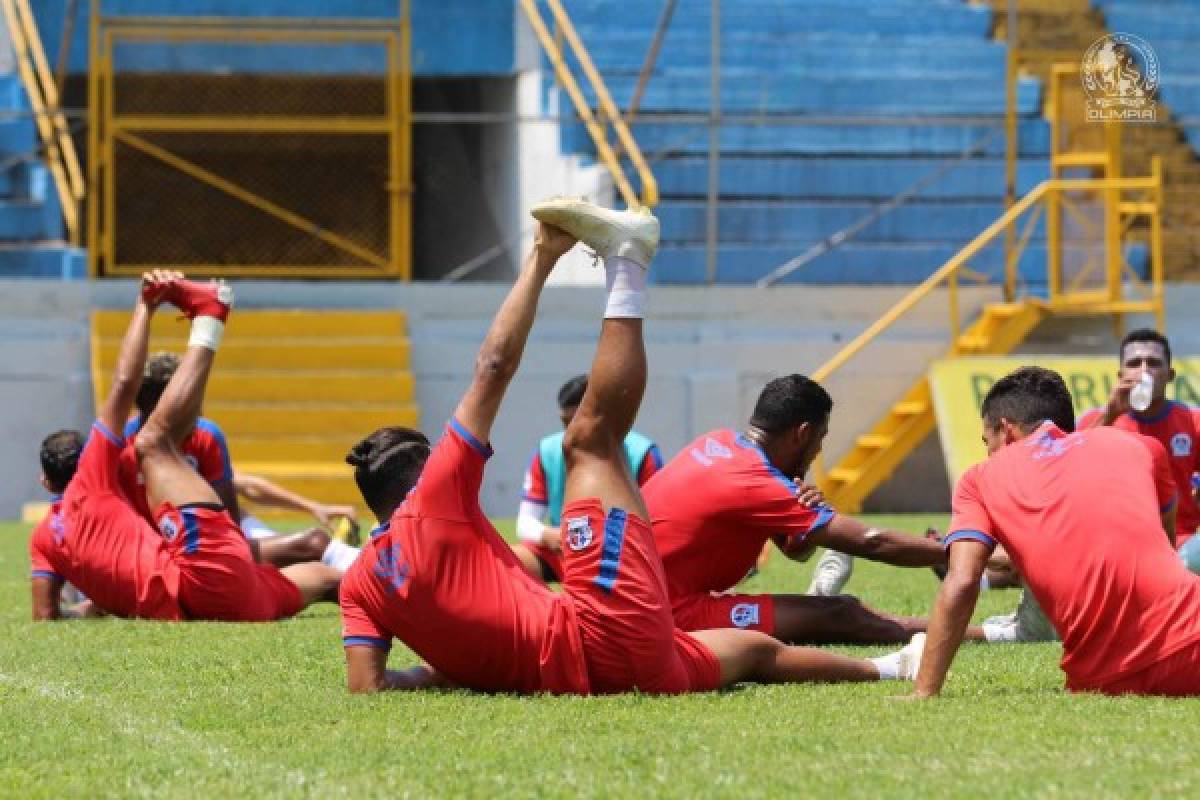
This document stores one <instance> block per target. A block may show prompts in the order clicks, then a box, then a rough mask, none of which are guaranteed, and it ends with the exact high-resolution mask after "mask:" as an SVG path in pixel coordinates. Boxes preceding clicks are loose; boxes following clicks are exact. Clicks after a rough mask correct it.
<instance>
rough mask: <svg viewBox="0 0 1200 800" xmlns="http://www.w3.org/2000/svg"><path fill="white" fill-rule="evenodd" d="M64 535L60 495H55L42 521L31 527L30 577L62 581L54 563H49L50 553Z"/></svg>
mask: <svg viewBox="0 0 1200 800" xmlns="http://www.w3.org/2000/svg"><path fill="white" fill-rule="evenodd" d="M65 535H66V528H65V527H64V526H63V518H62V495H56V496H55V497H54V498H52V500H51V502H50V508H49V509H47V511H46V516H44V517H42V521H41V522H39V523H38V524H37V527H36V528H34V529H33V535H32V536H30V538H29V564H30V577H33V578H49V579H51V580H55V581H62V580H63V576H62V575H60V574H59V573H58V572H57V571H55V569H54V564H53V563H51V561H50V558H51V554H52V553H53V552H54V550H55V548H57V547H58V545H59V544H61V543H62V540H63V536H65Z"/></svg>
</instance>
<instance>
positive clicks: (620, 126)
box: [521, 0, 658, 208]
mask: <svg viewBox="0 0 1200 800" xmlns="http://www.w3.org/2000/svg"><path fill="white" fill-rule="evenodd" d="M545 3H546V5H547V7H548V8H549V9H550V14H551V15H552V16H553V18H554V24H555V30H556V33H558V34H559V35H560V36H561V38H562V40H563V41H564V42H565V43H566V44H567V45H568V46H569V47H570V48H571V52H572V53H573V54H574V55H575V59H576V60H577V61H578V62H579V66H580V69H582V70H583V74H584V76H585V77H586V78H587V80H588V82H589V83H590V84H591V87H592V91H593V92H595V94H596V103H597V105H598V106H599V115H597V114H596V112H594V111H592V109H591V107H590V106H589V105H588V103H587V99H586V98H585V97H584V95H583V90H582V89H581V88H580V85H579V82H578V81H577V80H576V79H575V76H574V75H573V74H572V73H571V69H570V66H569V65H568V64H567V59H566V56H565V55H564V53H563V50H562V47H561V46H560V44H559V41H558V38H557V37H556V36H555V35H554V34H552V33H551V32H550V29H549V28H548V27H547V25H546V22H545V20H544V19H543V18H542V14H541V12H540V11H539V10H538V6H537V0H521V7H522V8H523V9H524V10H525V15H526V16H527V17H528V18H529V23H530V25H531V26H532V27H533V32H534V34H535V35H536V36H537V38H538V41H539V42H541V45H542V49H544V50H545V51H546V55H547V57H548V58H549V59H550V63H551V64H552V65H553V67H554V74H555V75H557V76H558V80H559V82H560V83H561V84H562V86H563V89H564V90H565V91H566V93H567V95H568V96H569V97H570V98H571V102H572V103H573V104H574V106H575V111H576V112H577V113H578V114H579V117H580V119H582V120H583V124H584V126H585V127H586V128H587V131H588V134H589V135H590V136H591V137H592V141H593V142H594V143H595V145H596V154H597V155H598V156H599V158H600V161H601V162H602V163H603V164H604V166H605V167H607V168H608V171H609V173H611V174H612V178H613V183H614V184H615V185H616V188H617V191H618V192H619V193H620V194H621V199H623V200H624V201H625V204H626V205H627V206H629V207H630V208H636V207H638V206H645V207H647V208H653V207H654V206H656V205H658V181H657V180H656V179H655V177H654V173H653V172H651V171H650V166H649V165H648V164H647V163H646V159H645V157H644V156H643V155H642V151H641V148H640V147H638V144H637V142H636V141H634V138H633V134H632V133H631V132H630V130H629V126H628V125H627V124H626V122H625V118H624V116H623V115H622V114H621V112H620V109H618V108H617V104H616V103H614V102H613V99H612V95H611V94H610V93H609V91H608V87H607V86H605V84H604V79H603V78H602V77H601V76H600V72H599V71H598V70H597V69H596V65H595V64H594V63H593V62H592V57H591V55H589V54H588V51H587V48H585V47H584V46H583V41H582V40H581V39H580V38H579V34H578V32H576V30H575V26H574V25H573V24H572V23H571V18H570V17H569V16H568V15H567V12H566V9H564V8H563V5H562V3H561V2H560V0H545ZM608 124H611V125H612V126H613V130H614V131H615V133H616V136H617V141H618V142H619V143H620V146H621V148H622V149H623V150H624V152H625V155H626V156H627V157H628V158H629V161H630V163H631V164H632V165H633V169H634V171H635V172H636V173H637V176H638V179H639V180H640V181H641V184H642V194H641V197H640V198H639V197H638V194H637V192H635V191H634V189H633V183H632V182H631V181H630V180H629V178H628V176H627V175H626V174H625V169H624V168H623V167H622V166H621V160H620V158H619V157H618V156H617V153H616V152H615V151H614V150H613V148H612V146H611V145H610V144H609V143H608V129H607V125H608Z"/></svg>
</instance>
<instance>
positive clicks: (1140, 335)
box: [1117, 328, 1171, 366]
mask: <svg viewBox="0 0 1200 800" xmlns="http://www.w3.org/2000/svg"><path fill="white" fill-rule="evenodd" d="M1134 342H1154V343H1155V344H1161V345H1162V349H1163V353H1164V354H1165V355H1166V357H1167V365H1168V366H1169V365H1170V364H1171V343H1170V342H1168V341H1167V337H1165V336H1163V335H1162V334H1161V333H1159V332H1158V331H1156V330H1154V329H1153V328H1138V329H1137V330H1136V331H1130V332H1129V333H1127V334H1125V338H1124V339H1122V340H1121V349H1120V350H1118V351H1117V358H1119V359H1121V363H1122V364H1124V363H1125V346H1126V345H1128V344H1133V343H1134Z"/></svg>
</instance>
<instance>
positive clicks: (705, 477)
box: [643, 375, 982, 644]
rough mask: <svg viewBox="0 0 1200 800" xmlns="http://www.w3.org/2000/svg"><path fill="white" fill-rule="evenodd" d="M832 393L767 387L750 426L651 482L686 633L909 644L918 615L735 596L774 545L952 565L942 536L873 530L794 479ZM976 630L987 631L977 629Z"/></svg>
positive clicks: (689, 450)
mask: <svg viewBox="0 0 1200 800" xmlns="http://www.w3.org/2000/svg"><path fill="white" fill-rule="evenodd" d="M832 409H833V401H832V400H831V399H830V397H829V394H828V393H826V391H825V390H824V389H823V388H821V386H820V385H819V384H817V383H816V382H814V381H812V380H810V379H808V378H806V377H804V376H803V375H788V376H785V377H782V378H776V379H775V380H773V381H771V382H770V383H768V384H767V385H766V387H765V388H764V389H763V390H762V392H761V393H760V394H759V397H758V401H757V403H756V404H755V407H754V414H753V415H752V416H751V417H750V422H749V425H748V426H747V427H746V430H745V432H744V433H737V432H735V431H732V430H716V431H712V432H710V433H706V434H704V435H703V436H700V437H699V438H697V439H696V440H695V441H693V442H692V443H691V444H690V445H688V446H687V447H685V448H684V449H683V451H682V452H680V453H679V455H677V456H676V457H675V458H674V459H672V460H671V461H670V462H668V463H667V465H666V466H665V467H663V469H662V471H661V472H659V473H658V474H657V475H655V476H654V478H653V479H652V480H651V481H650V482H649V483H647V484H646V486H645V488H644V489H643V494H644V495H645V498H646V506H647V507H648V508H649V510H650V519H651V522H652V524H653V528H654V538H655V541H656V542H657V544H658V552H659V553H660V554H661V555H662V560H663V566H664V568H665V570H666V578H667V588H668V589H669V590H670V595H671V603H672V606H673V608H674V612H675V623H676V624H677V625H679V626H680V627H681V628H683V629H684V630H688V631H696V630H704V629H706V628H729V627H735V628H749V629H752V630H756V631H762V632H764V633H769V634H771V635H772V636H774V637H775V638H777V639H781V640H783V641H785V642H792V643H827V642H854V643H863V644H885V643H897V642H905V641H908V639H909V638H910V637H911V636H912V635H913V634H914V633H917V632H919V631H923V630H924V629H925V624H926V621H925V620H924V619H920V618H911V617H895V616H891V615H888V614H883V613H880V612H877V611H873V610H871V609H869V608H867V607H865V606H863V605H862V604H861V603H860V602H859V601H858V600H857V599H856V598H853V597H849V596H846V595H842V596H834V597H824V596H817V597H812V596H808V595H801V594H737V593H733V592H731V590H732V589H733V587H734V586H735V585H736V584H737V582H738V581H740V580H741V579H742V577H743V576H744V575H746V574H747V572H749V571H750V570H751V569H752V568H753V567H754V565H755V562H756V560H757V558H758V555H759V553H760V552H761V551H762V549H763V546H764V545H765V544H766V543H767V542H768V541H772V542H774V543H775V545H776V546H777V547H778V548H779V549H780V550H782V551H783V552H784V554H786V555H787V556H788V557H790V558H793V559H795V560H798V561H803V560H806V559H807V558H808V557H809V556H810V555H811V554H812V551H813V548H815V547H818V546H826V547H831V548H835V549H837V550H838V551H840V552H845V553H853V554H854V555H859V556H863V557H865V558H869V559H872V560H874V561H882V562H884V563H888V564H895V565H898V566H905V567H926V566H932V565H934V564H944V563H945V553H944V552H942V548H941V545H940V544H938V542H937V541H935V540H933V539H930V538H925V537H920V536H910V535H908V534H905V533H900V532H898V531H890V530H880V529H877V528H872V527H870V526H868V525H865V524H863V523H862V522H859V521H858V520H856V519H854V518H852V517H849V516H846V515H845V514H839V513H836V512H835V511H834V510H833V509H832V508H830V507H828V506H827V505H825V504H824V502H822V501H819V500H817V501H815V502H814V501H813V500H812V499H809V497H810V492H809V490H808V489H807V488H806V487H805V488H801V487H799V486H798V485H797V483H796V481H798V480H799V479H800V478H801V477H802V476H803V475H804V474H805V473H806V472H807V471H808V469H809V467H810V466H811V465H812V462H813V460H814V459H815V458H816V457H817V454H818V453H819V452H820V450H821V445H822V442H823V441H824V439H825V434H826V432H827V431H828V430H829V414H830V411H831V410H832ZM972 634H973V635H974V637H975V638H982V631H979V630H973V631H972Z"/></svg>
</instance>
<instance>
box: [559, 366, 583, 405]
mask: <svg viewBox="0 0 1200 800" xmlns="http://www.w3.org/2000/svg"><path fill="white" fill-rule="evenodd" d="M587 381H588V376H587V375H576V376H575V377H574V378H571V380H569V381H567V382H566V383H564V384H563V385H562V388H561V389H559V390H558V407H559V409H560V410H565V409H568V408H577V407H578V406H579V404H580V403H582V402H583V393H584V392H586V391H587Z"/></svg>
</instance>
